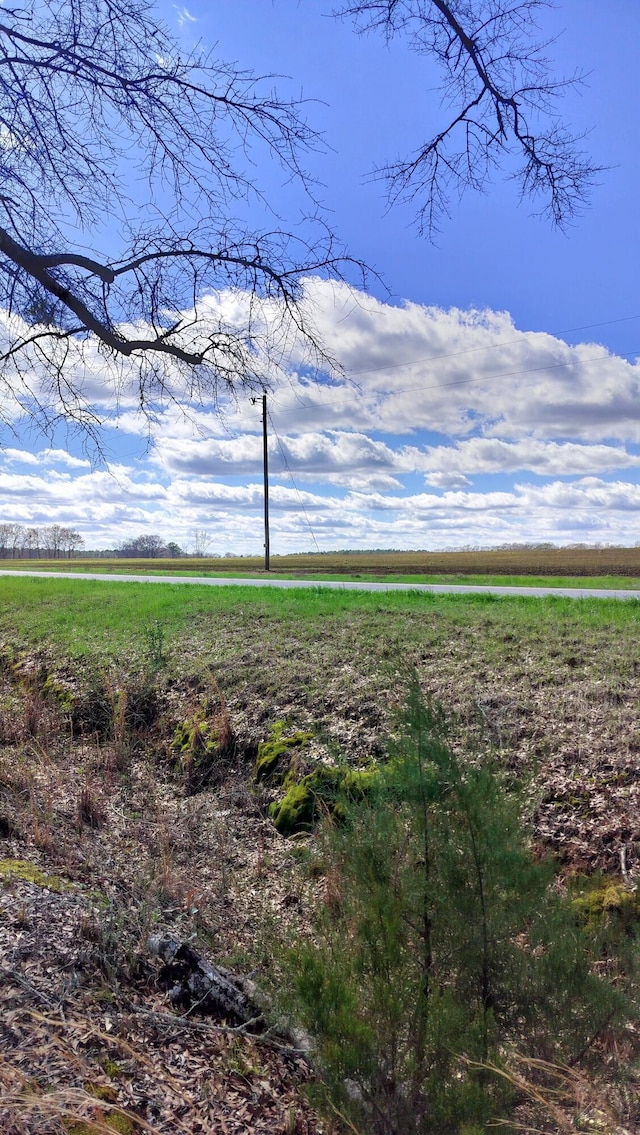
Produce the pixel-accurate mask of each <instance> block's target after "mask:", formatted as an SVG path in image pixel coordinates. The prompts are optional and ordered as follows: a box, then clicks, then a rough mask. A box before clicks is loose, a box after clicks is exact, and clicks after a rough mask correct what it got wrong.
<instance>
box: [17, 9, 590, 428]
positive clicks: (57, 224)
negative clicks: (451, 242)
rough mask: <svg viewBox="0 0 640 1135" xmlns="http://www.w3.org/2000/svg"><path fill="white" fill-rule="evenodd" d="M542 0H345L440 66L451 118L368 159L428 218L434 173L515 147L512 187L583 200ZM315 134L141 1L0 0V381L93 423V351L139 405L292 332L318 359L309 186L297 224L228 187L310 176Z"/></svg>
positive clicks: (115, 386)
mask: <svg viewBox="0 0 640 1135" xmlns="http://www.w3.org/2000/svg"><path fill="white" fill-rule="evenodd" d="M543 3H544V0H370V2H367V3H349V2H347V3H343V6H342V14H343V15H344V16H349V17H351V18H352V19H353V20H354V21H355V23H356V26H357V28H358V29H359V30H369V29H371V30H381V31H382V32H383V34H384V35H386V36H387V37H388V38H391V37H393V36H395V35H397V34H403V35H405V36H407V37H408V40H409V43H410V45H411V46H412V47H413V48H414V49H415V50H416V51H418V52H420V53H425V54H428V55H430V56H432V57H434V58H435V59H436V60H437V62H438V63H439V64H440V65H441V68H442V70H443V76H444V78H443V87H442V91H441V92H440V97H441V99H442V101H443V102H444V103H445V105H449V106H450V108H451V109H450V114H449V119H448V121H445V122H444V124H443V126H442V127H441V128H440V130H439V131H438V132H437V133H436V135H435V136H434V137H433V138H432V139H431V140H429V141H427V142H426V143H425V144H424V145H423V146H422V147H421V148H420V149H419V150H418V151H417V152H416V153H415V154H413V155H410V156H409V157H408V158H407V159H405V160H400V161H398V162H396V163H394V164H393V165H390V166H387V167H384V168H383V169H381V170H379V171H378V174H379V176H380V177H383V178H385V179H386V180H387V182H388V187H389V193H390V197H391V199H392V200H397V199H402V198H408V199H410V200H411V201H414V202H415V203H416V204H417V207H418V216H419V222H420V225H421V227H422V228H423V229H424V230H426V231H427V232H432V231H433V230H434V228H436V227H437V222H438V219H439V217H440V216H441V215H442V213H444V212H446V210H447V207H448V204H447V203H448V199H449V194H450V192H451V191H454V192H455V191H458V190H461V189H464V188H466V187H468V186H471V187H473V188H477V189H482V188H484V187H485V186H486V184H487V180H488V177H489V176H490V174H491V172H492V171H493V169H494V168H495V167H496V166H497V165H498V164H499V162H501V161H502V159H503V157H505V156H506V155H509V154H513V153H516V154H518V155H519V156H520V160H521V169H520V174H519V176H520V185H521V191H522V193H523V194H527V195H528V194H532V195H533V196H534V197H541V198H542V201H543V209H544V210H546V211H547V212H548V213H549V215H550V216H551V217H552V219H553V220H554V221H555V222H556V223H558V224H563V223H564V222H566V221H567V220H568V219H570V218H571V216H572V215H573V213H574V212H575V210H576V209H577V208H578V207H579V206H580V205H581V204H582V202H583V201H584V199H585V196H586V193H587V189H588V186H589V183H590V180H591V179H592V176H593V173H594V169H593V167H592V165H591V164H590V163H589V161H588V160H587V159H586V158H585V157H584V156H583V154H582V153H581V152H580V148H579V145H578V140H576V139H575V138H573V137H572V136H571V133H570V131H568V130H567V129H566V128H565V127H564V126H563V125H562V124H561V123H560V122H559V120H558V119H557V118H556V116H555V113H554V110H555V100H556V98H557V97H558V96H559V95H560V94H561V93H562V91H563V90H564V89H566V87H567V86H568V85H571V84H572V83H574V82H576V77H572V78H570V79H569V80H568V81H562V80H561V81H556V80H554V79H553V78H552V77H551V76H550V74H549V68H548V65H547V61H546V58H545V52H544V48H543V46H542V45H540V44H539V43H537V42H536V40H535V35H534V32H535V23H534V20H535V16H536V14H537V12H538V10H539V9H540V8H541V7H542V5H543ZM399 113H401V111H399ZM456 139H460V141H459V142H456ZM318 144H319V139H318V137H317V135H316V134H315V133H314V131H313V129H311V128H310V127H309V125H308V124H307V123H306V121H305V120H304V118H303V117H302V113H301V107H300V104H299V103H296V102H295V101H290V100H288V99H283V98H281V97H280V96H279V95H278V94H277V93H276V92H275V91H274V90H273V85H272V84H271V83H269V84H266V83H265V82H264V81H261V80H259V79H257V78H256V77H255V76H254V75H253V74H252V73H251V72H249V71H243V70H242V69H240V68H239V67H238V66H236V65H235V64H227V63H224V62H222V61H221V60H219V59H217V58H215V57H214V56H213V55H207V54H205V53H204V52H203V51H202V50H201V48H197V49H196V51H195V52H194V54H192V55H185V54H184V53H183V52H182V51H181V49H180V46H179V44H178V43H177V42H176V41H175V39H174V38H173V37H172V36H171V34H170V33H169V32H168V31H167V29H166V28H165V27H163V25H162V24H161V23H160V22H159V19H158V18H157V16H156V15H155V13H154V10H153V7H152V6H150V5H149V4H148V3H147V2H146V0H32V3H30V4H28V5H24V6H20V5H17V4H13V3H5V4H4V5H1V6H0V306H2V307H4V309H5V315H4V317H3V320H2V326H1V329H0V392H2V394H3V400H4V401H6V399H7V398H9V399H11V398H13V399H14V400H15V402H17V404H18V406H19V407H20V412H21V413H26V414H28V415H30V416H31V418H32V420H34V421H35V422H36V423H38V424H39V425H40V426H41V427H42V428H44V429H47V428H48V429H49V430H51V429H52V428H53V426H54V425H57V424H58V423H59V422H60V420H61V419H62V420H66V421H67V422H70V423H71V424H72V425H74V426H77V427H78V428H79V429H80V430H81V431H82V432H83V436H84V437H85V440H91V439H92V440H93V442H94V443H95V444H99V437H100V426H101V423H102V420H103V411H102V410H101V408H100V405H99V404H96V402H91V401H88V400H87V395H86V394H85V388H83V384H82V383H81V382H80V379H79V378H78V377H77V376H79V375H80V374H83V373H85V369H84V368H85V367H86V366H87V365H89V366H91V362H92V359H96V357H97V361H98V365H99V371H100V380H101V382H102V383H103V385H105V386H108V387H109V392H110V394H111V395H113V396H114V397H116V398H118V397H121V396H122V394H123V393H125V394H127V395H131V394H134V395H135V396H136V397H137V401H138V404H139V406H140V407H141V409H142V410H143V411H145V410H149V409H151V410H152V409H153V406H154V403H157V401H158V400H162V399H166V398H169V399H175V400H178V401H181V402H187V401H191V400H193V399H197V398H199V397H206V398H207V399H215V397H216V395H217V393H218V391H219V390H221V389H222V390H224V391H226V390H229V389H231V390H242V389H249V390H250V389H254V388H256V387H260V388H262V387H263V385H264V383H265V369H268V368H266V363H265V359H268V358H274V357H276V358H281V357H282V353H283V351H284V352H285V353H286V349H287V345H288V343H289V342H290V337H291V335H295V337H296V340H297V342H298V343H304V344H305V345H306V348H307V350H308V352H309V354H310V355H311V357H312V358H313V359H315V360H316V362H323V361H324V362H326V361H327V360H326V355H325V352H324V349H323V346H322V343H321V342H320V341H319V339H318V337H317V335H316V333H315V330H314V327H313V321H312V319H310V318H309V312H308V309H306V308H305V307H304V305H303V303H301V297H302V282H303V280H304V278H305V277H307V276H309V274H310V273H315V272H320V273H324V274H325V275H327V274H328V275H329V276H333V277H341V275H342V273H343V271H344V270H345V265H346V263H347V262H346V261H345V259H344V257H343V255H342V253H341V251H340V249H339V248H337V247H336V242H335V240H334V238H333V236H332V234H331V231H330V229H329V228H328V227H327V225H326V221H325V220H323V219H322V217H320V218H318V209H317V207H314V208H312V209H311V210H309V212H310V214H313V218H314V219H313V220H312V221H309V222H307V223H306V224H304V225H303V226H302V227H299V228H296V227H295V226H293V225H286V224H284V225H282V226H280V227H278V226H277V225H276V226H275V227H274V226H271V229H270V231H254V230H253V228H252V226H251V225H250V224H247V223H243V221H242V219H241V218H242V211H243V206H242V203H243V201H245V200H246V199H251V198H256V199H258V200H261V193H260V188H259V186H257V187H256V185H255V182H256V166H257V165H259V162H260V161H261V160H262V159H273V158H275V160H276V161H277V162H278V163H279V164H280V166H281V167H282V170H283V176H284V177H285V178H287V179H293V180H295V181H297V182H298V183H299V184H300V185H301V186H304V187H305V188H307V189H309V181H308V179H307V177H306V175H305V171H304V168H303V162H304V157H305V154H306V153H308V152H309V150H313V149H315V148H317V147H318ZM247 167H248V171H247ZM267 204H268V203H267ZM81 234H87V235H86V236H82V235H81ZM105 234H107V235H105ZM221 290H222V291H224V290H231V291H233V292H235V294H236V295H240V294H242V295H244V296H246V297H247V310H246V312H245V316H244V318H241V319H238V311H239V308H238V307H237V306H236V307H235V308H234V314H233V316H230V317H228V318H227V317H226V316H225V314H224V312H223V309H222V307H220V306H218V307H216V306H215V305H212V304H211V303H210V302H209V300H208V299H204V298H203V297H207V296H209V297H210V296H211V295H215V294H217V293H219V292H220V291H221ZM265 300H266V301H267V302H268V305H269V311H270V313H271V317H274V313H275V312H277V311H279V312H280V313H281V319H280V321H279V322H278V325H277V327H275V328H274V326H273V319H272V318H270V319H265V317H264V310H263V301H265ZM43 375H44V377H43ZM88 386H89V387H90V386H91V383H89V384H88ZM7 412H8V413H11V412H12V411H7Z"/></svg>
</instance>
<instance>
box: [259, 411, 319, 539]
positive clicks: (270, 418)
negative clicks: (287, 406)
mask: <svg viewBox="0 0 640 1135" xmlns="http://www.w3.org/2000/svg"><path fill="white" fill-rule="evenodd" d="M269 422H270V424H271V428H272V430H273V432H274V434H275V435H276V441H277V443H278V448H279V450H280V455H281V457H282V460H283V462H284V465H285V469H286V470H287V473H288V474H289V477H290V478H291V484H292V485H293V487H294V489H295V491H296V496H297V498H298V504H299V505H300V508H301V509H302V511H303V513H304V518H305V520H306V522H307V525H308V527H309V531H310V533H311V538H312V540H313V542H314V544H315V546H316V552H319V551H320V548H319V545H318V541H317V540H316V534H315V532H314V531H313V528H312V527H311V521H310V520H309V517H308V515H307V510H306V508H305V507H304V501H303V500H302V497H301V496H300V492H299V490H298V486H297V485H296V483H295V481H294V479H293V473H292V472H291V469H290V467H289V462H288V461H287V455H286V453H285V450H284V446H283V444H282V442H281V441H280V437H279V435H278V431H277V429H276V427H275V426H274V424H273V418H272V417H271V414H270V413H269Z"/></svg>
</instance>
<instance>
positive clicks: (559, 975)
mask: <svg viewBox="0 0 640 1135" xmlns="http://www.w3.org/2000/svg"><path fill="white" fill-rule="evenodd" d="M302 783H304V782H302ZM299 787H300V786H299ZM341 810H342V811H341V815H342V822H341V823H340V824H335V823H333V822H332V821H331V819H330V818H326V819H325V822H324V824H323V825H322V827H321V830H320V833H319V838H318V843H319V850H318V855H319V857H320V861H321V867H322V868H323V869H324V871H325V872H326V874H327V880H328V881H329V880H330V887H328V890H327V895H326V900H327V901H326V902H325V903H324V904H320V910H319V913H318V922H317V925H316V927H315V929H314V932H313V936H312V937H310V938H309V939H308V940H306V941H301V942H298V943H296V945H295V947H294V948H293V949H291V951H290V953H289V954H288V960H287V967H286V968H287V973H288V975H289V989H288V990H287V995H288V996H290V999H291V1002H290V1003H291V1004H293V1006H294V1013H295V1014H297V1019H298V1021H299V1022H300V1023H301V1024H302V1025H303V1027H304V1028H305V1029H306V1031H307V1032H308V1033H309V1034H310V1035H311V1036H312V1038H313V1042H314V1045H315V1057H316V1061H317V1063H318V1066H319V1069H320V1071H321V1074H322V1075H323V1077H324V1080H325V1083H326V1088H327V1092H328V1093H329V1097H330V1099H331V1100H332V1102H333V1107H334V1108H335V1109H337V1110H339V1111H340V1112H341V1113H342V1115H343V1116H345V1117H346V1118H347V1120H348V1122H349V1124H350V1125H351V1124H353V1128H354V1129H358V1130H359V1131H366V1132H367V1135H427V1133H428V1135H454V1133H455V1135H459V1133H461V1132H462V1131H469V1130H473V1131H479V1132H482V1131H483V1130H484V1129H485V1125H486V1123H487V1122H488V1121H489V1120H494V1119H505V1117H507V1116H508V1114H509V1111H510V1102H511V1101H510V1094H509V1093H510V1091H511V1090H512V1088H511V1087H510V1084H509V1080H508V1078H507V1077H504V1076H498V1075H495V1074H492V1072H491V1070H490V1065H493V1066H495V1067H500V1066H501V1065H502V1064H503V1063H504V1061H505V1059H506V1054H507V1053H508V1052H509V1050H510V1049H511V1050H517V1051H518V1052H521V1053H525V1054H527V1055H528V1056H530V1057H532V1058H540V1059H544V1060H548V1061H552V1062H556V1063H566V1062H569V1061H570V1060H571V1059H573V1058H575V1057H577V1056H578V1055H579V1054H581V1053H583V1052H584V1051H585V1049H587V1048H588V1047H589V1045H590V1043H591V1042H592V1041H593V1039H594V1038H595V1037H596V1036H597V1035H598V1033H599V1032H600V1031H601V1030H602V1029H603V1028H604V1026H605V1025H606V1024H608V1023H610V1022H611V1021H612V1020H614V1019H615V1018H616V1017H618V1016H621V1015H623V1014H624V1012H625V1006H626V1001H625V997H624V996H623V994H622V993H621V992H620V991H619V990H618V989H616V988H614V986H613V985H612V984H611V983H609V982H606V981H604V980H601V979H599V978H598V977H596V976H595V975H594V972H593V968H592V963H593V961H594V958H597V956H598V946H597V942H596V941H595V939H594V935H593V933H591V932H590V933H586V932H585V930H584V929H583V927H582V925H581V922H580V919H579V918H577V917H576V912H575V909H574V908H573V907H572V905H571V903H570V902H569V901H568V900H565V899H562V898H561V897H559V896H558V895H557V894H555V893H554V891H553V890H552V888H551V887H550V883H551V880H552V869H551V868H550V866H549V865H547V864H544V863H541V862H535V861H534V860H533V858H532V856H531V854H530V852H529V850H528V847H527V844H526V840H525V838H524V835H523V831H522V825H521V819H520V802H519V800H518V799H517V797H516V796H514V795H513V794H511V793H509V792H507V791H506V790H505V789H504V788H503V786H502V785H501V781H500V777H499V774H498V773H497V771H496V770H495V769H494V768H493V767H492V766H491V765H490V764H489V763H487V762H485V761H483V760H480V759H477V758H474V759H473V760H470V761H469V762H468V763H466V762H465V763H463V762H462V761H461V760H460V759H459V758H458V757H457V756H456V754H455V753H454V752H453V751H452V749H451V748H450V747H449V745H448V744H447V741H446V731H445V727H444V722H443V720H442V717H441V716H440V715H439V714H438V713H437V712H436V711H434V709H433V708H431V707H430V706H428V705H426V704H424V702H423V701H422V700H421V699H420V696H419V694H418V692H417V691H414V692H413V693H412V696H411V700H410V706H409V712H408V716H407V720H406V723H405V730H404V735H403V739H402V741H401V742H400V743H399V745H398V746H397V748H396V751H395V752H394V753H393V754H392V755H391V759H390V760H389V762H388V763H387V764H386V765H385V766H382V767H381V769H380V771H379V773H378V775H377V776H376V777H375V778H372V779H371V781H370V783H369V785H368V791H367V793H366V794H364V795H363V794H361V795H360V798H359V799H354V795H353V794H351V797H349V795H348V794H347V795H344V796H343V799H342V802H341Z"/></svg>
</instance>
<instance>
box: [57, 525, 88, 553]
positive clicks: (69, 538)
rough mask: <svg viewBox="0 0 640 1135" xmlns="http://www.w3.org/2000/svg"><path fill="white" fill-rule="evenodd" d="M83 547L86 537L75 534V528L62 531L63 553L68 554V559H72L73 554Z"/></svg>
mask: <svg viewBox="0 0 640 1135" xmlns="http://www.w3.org/2000/svg"><path fill="white" fill-rule="evenodd" d="M83 545H84V537H83V536H81V535H80V533H79V532H74V530H73V528H63V529H62V542H61V549H62V551H63V552H66V554H67V557H68V559H71V556H72V555H73V553H74V552H75V551H77V550H78V548H82V546H83Z"/></svg>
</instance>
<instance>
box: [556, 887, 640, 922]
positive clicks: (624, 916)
mask: <svg viewBox="0 0 640 1135" xmlns="http://www.w3.org/2000/svg"><path fill="white" fill-rule="evenodd" d="M571 905H572V906H573V909H574V911H575V912H576V914H577V915H578V917H579V919H580V921H581V922H585V923H586V924H587V925H588V926H592V927H597V926H601V925H602V924H603V923H607V922H609V923H610V922H615V923H617V924H618V925H620V926H622V927H623V928H624V929H626V930H628V931H629V932H633V931H635V933H636V934H637V933H640V897H639V896H638V892H637V890H635V891H631V890H629V889H628V888H627V887H625V886H624V885H623V884H622V883H618V882H616V880H615V879H595V880H590V881H589V883H588V884H587V885H586V886H584V888H580V893H579V894H577V895H576V896H575V898H574V899H573V900H572V904H571Z"/></svg>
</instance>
